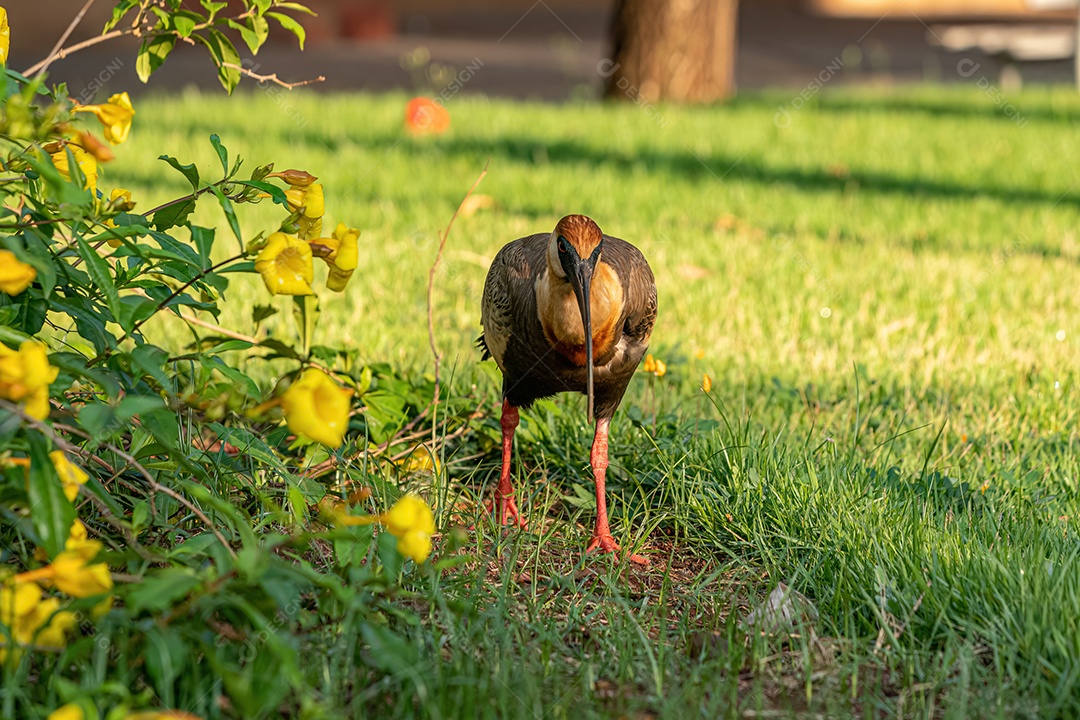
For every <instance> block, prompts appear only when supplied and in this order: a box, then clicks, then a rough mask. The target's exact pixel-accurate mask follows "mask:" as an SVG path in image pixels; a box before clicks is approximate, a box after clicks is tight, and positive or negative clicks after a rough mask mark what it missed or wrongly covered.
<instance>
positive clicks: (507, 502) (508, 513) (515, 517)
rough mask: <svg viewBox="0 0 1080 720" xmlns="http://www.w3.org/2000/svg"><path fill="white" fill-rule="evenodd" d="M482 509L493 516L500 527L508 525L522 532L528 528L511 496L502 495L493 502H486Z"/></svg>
mask: <svg viewBox="0 0 1080 720" xmlns="http://www.w3.org/2000/svg"><path fill="white" fill-rule="evenodd" d="M484 507H485V508H486V509H487V511H488V512H489V513H491V514H493V515H495V517H496V519H497V520H498V521H499V524H500V525H510V526H512V527H516V528H520V529H522V530H525V529H527V528H528V526H529V523H528V522H527V521H526V520H525V518H523V517H522V516H521V511H520V510H518V506H517V503H516V502H515V501H514V498H513V496H512V495H502V496H500V497H498V498H496V499H494V500H488V501H487V502H486V503H484Z"/></svg>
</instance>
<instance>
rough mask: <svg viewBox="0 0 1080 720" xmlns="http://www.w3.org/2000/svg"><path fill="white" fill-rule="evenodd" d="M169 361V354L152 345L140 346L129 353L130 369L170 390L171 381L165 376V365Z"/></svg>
mask: <svg viewBox="0 0 1080 720" xmlns="http://www.w3.org/2000/svg"><path fill="white" fill-rule="evenodd" d="M168 360H169V354H168V353H167V352H165V351H164V350H162V349H161V348H159V347H155V346H154V345H149V344H147V345H140V346H138V347H137V348H135V349H134V350H132V351H131V367H132V369H133V370H140V371H142V373H143V374H145V375H149V376H150V377H152V378H154V380H156V381H157V382H158V385H160V386H161V387H163V388H167V389H168V388H170V387H171V385H172V381H171V380H170V379H169V376H168V375H166V374H165V371H164V367H165V363H166V362H168Z"/></svg>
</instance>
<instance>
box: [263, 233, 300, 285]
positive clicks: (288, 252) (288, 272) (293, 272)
mask: <svg viewBox="0 0 1080 720" xmlns="http://www.w3.org/2000/svg"><path fill="white" fill-rule="evenodd" d="M255 270H256V271H258V273H259V274H260V275H262V279H263V282H264V283H265V284H266V289H267V290H269V291H270V293H271V294H272V295H311V294H313V292H312V290H311V281H312V280H313V279H314V277H315V268H314V267H313V265H312V261H311V246H310V245H308V244H307V243H306V242H304V241H303V240H298V239H296V238H294V237H293V236H291V235H286V234H285V233H281V232H276V233H274V234H273V235H271V236H270V237H269V239H268V240H267V243H266V247H264V248H263V250H262V252H260V253H259V255H258V257H256V258H255Z"/></svg>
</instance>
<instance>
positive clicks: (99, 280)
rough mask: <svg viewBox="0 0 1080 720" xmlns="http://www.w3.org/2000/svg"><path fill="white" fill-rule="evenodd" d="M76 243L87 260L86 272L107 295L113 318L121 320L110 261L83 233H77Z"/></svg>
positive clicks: (125, 329) (125, 328)
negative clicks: (102, 255) (84, 238)
mask: <svg viewBox="0 0 1080 720" xmlns="http://www.w3.org/2000/svg"><path fill="white" fill-rule="evenodd" d="M75 243H76V244H77V245H78V246H79V256H80V257H81V258H82V259H83V260H84V261H86V272H87V273H89V274H90V279H91V280H93V282H94V285H96V286H97V289H98V290H99V291H100V292H101V293H102V294H103V295H104V296H105V302H106V303H108V305H109V310H110V311H111V312H112V315H113V319H115V320H116V321H117V322H121V315H122V314H123V313H122V312H121V307H120V293H119V292H118V291H117V289H116V285H114V284H113V277H112V274H111V273H110V272H109V263H107V262H105V258H103V257H101V256H100V255H98V253H97V250H94V248H92V247H90V245H89V243H87V242H86V241H85V240H83V239H82V236H81V235H78V234H76V235H75ZM121 327H123V328H124V332H128V331H130V330H131V326H130V325H128V326H126V327H125V326H124V325H123V324H121Z"/></svg>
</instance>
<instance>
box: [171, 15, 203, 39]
mask: <svg viewBox="0 0 1080 720" xmlns="http://www.w3.org/2000/svg"><path fill="white" fill-rule="evenodd" d="M205 20H206V18H204V17H203V16H202V15H198V14H196V13H193V12H186V11H180V12H178V13H175V14H174V15H173V18H172V23H173V28H175V29H176V32H177V33H179V35H180V37H182V38H186V37H191V33H192V32H193V31H194V30H195V26H196V25H197V24H199V23H200V22H205Z"/></svg>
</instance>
